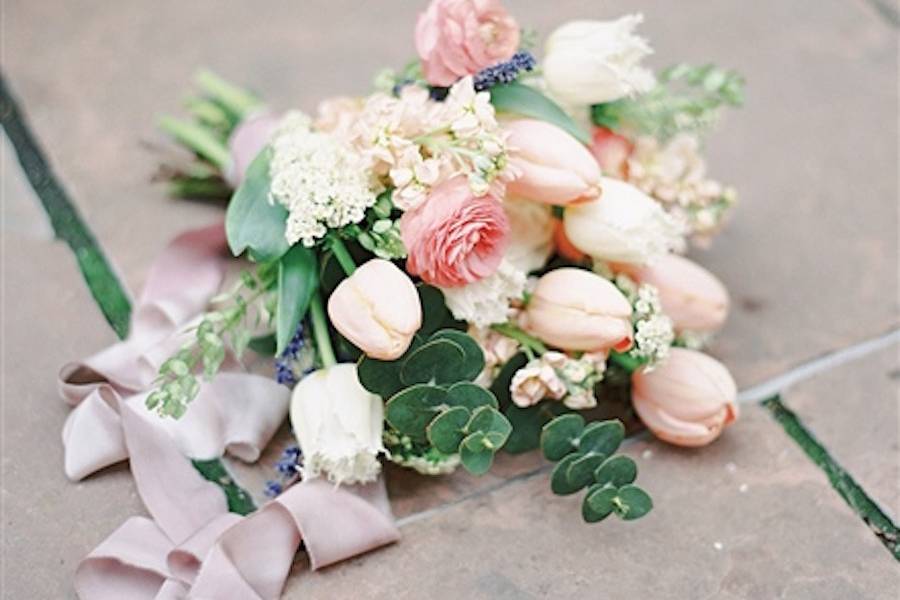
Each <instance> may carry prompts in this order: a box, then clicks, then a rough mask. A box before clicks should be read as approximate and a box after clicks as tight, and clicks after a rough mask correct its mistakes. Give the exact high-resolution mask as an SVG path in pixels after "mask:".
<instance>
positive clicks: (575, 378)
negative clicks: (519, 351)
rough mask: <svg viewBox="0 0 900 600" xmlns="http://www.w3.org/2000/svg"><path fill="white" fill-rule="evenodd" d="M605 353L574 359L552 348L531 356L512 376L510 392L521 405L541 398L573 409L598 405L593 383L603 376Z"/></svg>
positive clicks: (513, 399) (525, 405)
mask: <svg viewBox="0 0 900 600" xmlns="http://www.w3.org/2000/svg"><path fill="white" fill-rule="evenodd" d="M605 371H606V356H605V355H604V354H599V353H589V354H583V355H582V356H581V357H580V358H572V357H570V356H567V355H565V354H563V353H562V352H556V351H553V350H551V351H550V352H545V353H544V354H542V355H541V356H540V357H539V358H535V359H532V360H531V361H529V362H528V364H527V365H525V366H524V367H522V368H521V369H519V370H518V371H516V373H515V375H513V378H512V382H511V383H510V386H509V391H510V394H511V397H512V401H513V402H514V403H515V404H516V405H517V406H520V407H522V408H526V407H529V406H533V405H535V404H537V403H538V402H540V401H541V400H561V401H562V403H563V404H564V405H565V406H566V407H568V408H571V409H572V410H585V409H588V408H594V407H595V406H597V398H596V397H595V396H594V386H595V385H597V383H599V382H600V381H601V380H602V379H603V373H604V372H605Z"/></svg>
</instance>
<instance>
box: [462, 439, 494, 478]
mask: <svg viewBox="0 0 900 600" xmlns="http://www.w3.org/2000/svg"><path fill="white" fill-rule="evenodd" d="M484 442H485V437H484V434H483V433H481V432H480V431H476V432H475V433H472V434H470V435H468V436H467V437H466V438H465V439H464V440H463V443H462V444H460V446H459V460H460V462H461V463H462V466H463V467H465V469H466V470H467V471H468V472H469V473H471V474H472V475H484V474H485V473H487V472H488V470H489V469H490V468H491V463H493V462H494V453H493V452H492V451H491V450H490V449H489V448H487V447H486V446H485V445H484Z"/></svg>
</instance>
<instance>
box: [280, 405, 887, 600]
mask: <svg viewBox="0 0 900 600" xmlns="http://www.w3.org/2000/svg"><path fill="white" fill-rule="evenodd" d="M626 452H627V453H628V454H629V455H631V456H632V457H633V458H634V459H635V460H636V461H637V462H638V465H639V468H640V474H639V476H638V481H639V482H641V483H642V484H643V485H644V486H646V488H647V489H648V490H649V491H650V493H651V494H652V495H653V498H654V502H655V505H656V506H655V508H654V510H653V512H651V513H650V514H649V515H648V516H646V517H645V518H644V519H642V520H640V521H634V522H631V523H625V522H622V521H618V520H616V519H615V518H614V517H611V518H610V520H609V521H608V522H603V523H600V524H596V525H592V526H589V525H585V524H584V523H582V522H581V517H580V513H579V511H580V496H579V497H565V498H561V497H558V496H553V494H551V493H550V491H549V486H548V484H547V480H546V476H544V475H539V476H536V477H533V478H529V479H526V480H524V481H516V482H513V483H510V484H509V485H507V486H505V487H503V488H502V489H500V490H497V491H495V492H493V493H490V494H486V495H482V496H480V497H478V498H475V499H473V500H469V501H466V502H463V503H461V504H458V505H456V506H451V507H449V508H447V509H446V510H443V511H441V512H440V513H438V514H436V515H432V516H431V517H430V518H427V519H423V520H420V521H417V522H413V523H410V524H409V525H407V526H405V527H404V528H403V534H404V537H403V539H402V541H401V542H400V543H399V544H398V545H395V546H392V547H390V548H387V549H384V550H381V551H379V552H376V553H373V554H371V555H367V556H364V557H361V558H357V559H354V560H352V561H350V562H349V563H347V564H346V565H342V566H340V567H338V568H332V569H326V570H324V571H322V572H317V573H302V574H300V575H299V576H298V577H296V578H293V579H291V580H290V581H289V587H288V593H287V594H286V597H287V598H308V597H324V598H342V597H365V598H373V599H374V598H423V597H435V598H517V599H518V598H575V597H603V598H610V599H618V598H727V599H732V598H733V599H735V600H737V599H743V598H809V599H817V600H821V599H832V598H833V599H835V600H837V599H844V598H859V599H862V598H871V599H876V598H887V597H889V596H890V595H891V593H892V592H893V591H895V590H896V589H897V586H898V585H900V572H898V570H897V568H896V563H895V562H894V560H893V559H892V558H891V556H890V554H889V553H888V552H887V551H886V550H885V549H884V548H883V547H882V546H881V544H880V543H879V542H878V541H877V540H876V539H875V537H874V536H872V534H871V533H870V532H869V531H868V530H867V529H866V527H865V526H864V525H863V524H862V522H861V521H860V520H859V518H858V517H857V516H856V515H855V514H853V513H852V512H851V511H850V510H849V509H848V508H847V507H846V505H844V503H843V502H842V501H841V499H840V498H839V497H838V496H837V494H836V493H835V492H834V491H833V490H832V489H831V488H830V487H829V485H828V482H827V480H826V479H825V477H824V475H823V474H822V473H821V472H820V471H819V470H818V469H816V468H815V467H814V466H812V465H811V464H810V463H809V462H808V460H807V459H806V457H805V456H804V455H803V453H802V452H801V450H800V449H799V448H797V447H796V446H795V445H794V444H793V442H792V441H791V440H790V439H788V438H787V437H785V436H784V435H783V433H782V431H781V428H780V426H779V425H778V424H777V423H775V422H774V420H773V419H772V418H771V417H770V416H769V415H768V413H766V411H764V410H763V409H761V408H759V407H755V406H754V407H749V408H747V409H746V410H745V414H744V415H743V421H742V423H741V426H740V427H736V428H732V429H731V430H729V431H728V432H727V433H726V435H724V436H723V437H722V438H721V439H720V440H719V441H718V442H716V443H715V444H713V445H712V446H710V447H708V448H706V449H704V450H702V451H689V450H677V449H673V448H670V447H668V446H664V445H662V444H660V443H659V442H655V441H649V440H648V441H639V442H635V443H632V444H631V445H630V446H628V447H627V449H626Z"/></svg>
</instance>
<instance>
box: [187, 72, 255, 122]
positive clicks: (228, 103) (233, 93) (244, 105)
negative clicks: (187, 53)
mask: <svg viewBox="0 0 900 600" xmlns="http://www.w3.org/2000/svg"><path fill="white" fill-rule="evenodd" d="M194 79H195V81H196V82H197V85H198V86H200V89H202V90H203V91H204V92H206V93H207V94H209V95H210V96H212V97H213V98H215V99H216V100H218V101H219V102H221V103H222V104H223V105H225V107H227V108H228V110H230V111H231V112H233V113H234V115H235V116H236V117H238V119H239V120H240V119H243V118H244V117H246V116H247V113H249V112H250V111H252V110H253V109H255V108H257V107H258V106H259V105H260V104H261V102H260V100H259V98H257V97H256V96H254V95H253V94H251V93H249V92H247V91H246V90H243V89H241V88H239V87H238V86H236V85H234V84H231V83H229V82H227V81H225V80H224V79H222V78H221V77H219V76H218V75H216V74H215V73H213V72H212V71H207V70H205V69H204V70H201V71H199V72H198V73H197V75H196V76H195V78H194Z"/></svg>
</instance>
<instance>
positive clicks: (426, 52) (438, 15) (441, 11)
mask: <svg viewBox="0 0 900 600" xmlns="http://www.w3.org/2000/svg"><path fill="white" fill-rule="evenodd" d="M518 47H519V25H518V23H516V21H515V19H513V18H512V16H510V14H509V13H508V12H506V9H505V8H504V7H503V5H502V4H501V3H500V1H499V0H432V2H431V4H430V5H429V6H428V9H426V10H425V12H423V13H422V14H421V15H419V20H418V22H417V23H416V51H417V52H418V53H419V57H421V59H422V68H423V70H424V71H425V78H426V79H427V80H428V83H430V84H432V85H439V86H445V87H446V86H450V85H453V84H454V83H455V82H456V80H458V79H460V78H462V77H465V76H466V75H474V74H475V73H477V72H478V71H481V70H482V69H484V68H486V67H490V66H491V65H494V64H497V63H499V62H503V61H505V60H509V59H510V58H511V57H512V55H513V54H515V52H516V50H517V49H518Z"/></svg>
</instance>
